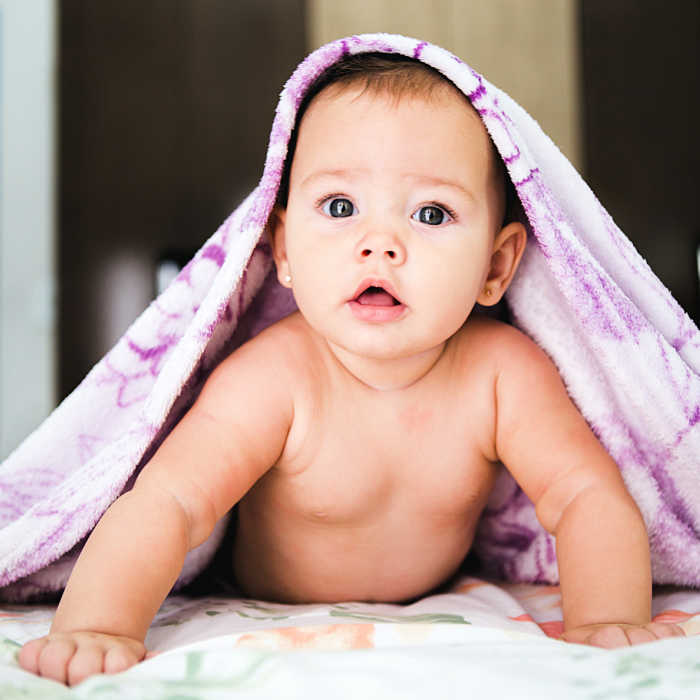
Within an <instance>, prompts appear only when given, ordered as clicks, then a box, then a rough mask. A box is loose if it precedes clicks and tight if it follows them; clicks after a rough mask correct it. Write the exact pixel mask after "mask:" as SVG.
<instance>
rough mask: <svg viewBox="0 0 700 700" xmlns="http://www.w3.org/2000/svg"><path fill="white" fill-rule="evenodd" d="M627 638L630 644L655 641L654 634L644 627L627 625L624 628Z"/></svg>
mask: <svg viewBox="0 0 700 700" xmlns="http://www.w3.org/2000/svg"><path fill="white" fill-rule="evenodd" d="M625 633H626V634H627V638H628V639H629V641H630V645H634V644H646V643H647V642H654V641H656V639H657V637H656V635H655V634H654V633H653V632H652V631H651V630H648V629H646V628H645V627H629V628H628V629H626V630H625Z"/></svg>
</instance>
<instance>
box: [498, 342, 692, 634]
mask: <svg viewBox="0 0 700 700" xmlns="http://www.w3.org/2000/svg"><path fill="white" fill-rule="evenodd" d="M505 333H506V335H505V340H506V342H505V343H504V342H502V341H501V350H503V351H504V352H505V354H503V355H502V357H503V358H504V360H503V361H502V362H501V363H500V366H499V374H498V378H497V381H496V399H497V429H496V446H495V447H496V453H497V454H498V457H499V459H501V461H502V462H503V463H504V464H505V465H506V467H507V468H508V469H509V471H510V472H511V473H512V474H513V476H514V477H515V479H516V480H517V481H518V483H519V484H520V486H521V487H522V488H523V491H525V493H526V494H527V495H528V497H529V498H530V499H531V500H532V502H533V503H534V504H535V507H536V514H537V517H538V519H539V521H540V523H541V524H542V526H543V527H544V528H545V529H546V530H547V531H548V532H550V533H552V534H553V535H554V536H555V537H556V549H557V561H558V566H559V576H560V582H561V590H562V605H563V613H564V629H565V633H564V635H563V637H562V639H565V640H566V641H572V642H580V643H588V644H593V645H596V646H606V647H616V646H625V645H628V644H638V643H641V642H646V641H651V640H653V639H656V638H660V637H668V636H682V635H683V631H682V630H681V629H680V628H679V627H678V626H677V625H667V624H662V623H652V622H651V563H650V555H649V543H648V538H647V532H646V528H645V525H644V521H643V519H642V516H641V514H640V512H639V509H638V508H637V505H636V503H635V502H634V500H633V499H632V497H631V496H630V495H629V493H628V492H627V489H626V488H625V485H624V482H623V480H622V477H621V475H620V472H619V469H618V467H617V465H616V464H615V462H614V461H613V460H612V458H611V457H610V456H609V455H608V453H607V452H606V451H605V449H604V448H603V447H602V446H601V444H600V443H599V442H598V440H597V439H596V437H595V436H594V435H593V433H592V432H591V430H590V428H589V427H588V424H587V423H586V422H585V420H584V419H583V417H582V416H581V414H580V413H579V412H578V410H577V409H576V408H575V406H574V405H573V403H572V402H571V400H570V399H569V397H568V395H567V393H566V390H565V388H564V385H563V383H562V381H561V378H560V377H559V374H558V372H557V371H556V368H555V367H554V365H553V364H552V362H551V361H550V360H549V358H548V357H547V356H546V355H545V354H544V352H542V350H541V349H540V348H538V347H537V346H536V345H535V344H534V343H533V342H532V341H531V340H529V339H528V338H527V337H526V336H524V335H523V334H521V333H519V332H518V331H516V330H515V329H508V330H507V331H506V332H505Z"/></svg>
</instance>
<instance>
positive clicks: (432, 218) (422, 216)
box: [411, 204, 451, 226]
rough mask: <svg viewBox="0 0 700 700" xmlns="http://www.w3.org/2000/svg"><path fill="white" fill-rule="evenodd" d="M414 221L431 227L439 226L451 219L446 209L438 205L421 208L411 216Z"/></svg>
mask: <svg viewBox="0 0 700 700" xmlns="http://www.w3.org/2000/svg"><path fill="white" fill-rule="evenodd" d="M411 218H412V219H413V220H414V221H420V223H421V224H430V225H431V226H439V225H440V224H443V223H445V222H446V221H447V220H448V219H451V217H450V215H449V214H448V213H447V211H446V210H445V209H443V208H442V207H439V206H438V205H437V204H427V205H425V206H424V207H420V208H419V209H417V210H416V211H415V212H413V214H412V215H411Z"/></svg>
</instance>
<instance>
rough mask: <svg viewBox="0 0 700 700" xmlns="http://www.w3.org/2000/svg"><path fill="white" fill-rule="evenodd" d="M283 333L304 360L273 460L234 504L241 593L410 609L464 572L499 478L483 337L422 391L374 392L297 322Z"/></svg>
mask: <svg viewBox="0 0 700 700" xmlns="http://www.w3.org/2000/svg"><path fill="white" fill-rule="evenodd" d="M287 323H289V324H298V329H299V333H300V341H299V342H300V344H301V346H302V347H303V352H302V353H301V357H303V356H304V355H307V354H308V357H307V358H306V360H307V361H306V362H300V363H298V370H299V371H298V376H297V377H296V379H295V381H294V385H293V390H294V392H295V396H294V421H293V425H292V428H291V430H290V433H289V436H288V438H287V441H286V444H285V447H284V450H283V452H282V454H281V456H280V459H279V460H278V461H277V463H276V465H275V466H274V467H273V468H272V469H271V470H269V471H268V472H267V473H266V474H265V475H264V476H263V477H262V478H260V479H259V480H258V481H257V482H256V484H255V485H254V486H253V488H252V489H250V491H248V493H247V494H246V495H245V497H244V498H243V499H242V500H241V501H240V503H239V507H238V528H237V533H236V541H235V547H234V568H235V576H236V579H237V581H238V583H239V585H240V586H241V588H242V589H243V591H244V593H246V594H247V595H250V596H251V597H259V598H263V599H268V600H269V599H272V600H279V601H285V602H305V601H318V602H321V601H337V600H368V601H402V600H408V599H411V598H415V597H418V596H420V595H422V594H424V593H426V592H427V591H429V590H431V589H432V588H434V587H436V586H438V585H439V584H440V583H442V582H444V581H445V580H446V579H447V578H449V577H450V576H451V575H452V574H453V573H454V572H455V570H456V569H457V568H458V567H459V565H460V563H461V562H462V560H463V559H464V557H465V555H466V554H467V552H468V550H469V547H470V545H471V542H472V539H473V536H474V529H475V526H476V522H477V519H478V517H479V514H480V513H481V511H482V509H483V507H484V505H485V503H486V500H487V498H488V495H489V492H490V490H491V487H492V485H493V481H494V479H495V475H496V473H497V471H496V466H495V463H494V461H493V460H495V455H492V454H490V453H491V451H492V450H493V447H492V445H493V435H494V421H493V416H494V411H495V407H494V406H493V396H494V391H493V377H490V378H489V376H488V372H485V371H484V369H485V368H486V366H487V365H488V360H487V357H486V353H485V350H486V349H485V348H484V347H483V346H482V345H480V344H479V343H472V342H470V340H472V339H473V338H471V336H472V335H476V334H478V328H476V327H475V328H474V329H470V328H469V324H467V326H465V328H464V329H463V330H462V331H460V333H459V334H458V335H457V336H455V338H453V340H452V341H451V342H450V343H449V344H448V346H447V348H446V350H445V352H444V353H443V355H442V356H441V358H440V360H439V361H438V363H437V364H436V365H435V366H434V367H433V369H432V370H431V372H430V373H429V374H428V375H426V376H425V377H423V378H422V379H421V380H420V381H419V382H417V383H416V384H414V385H413V386H411V387H408V388H406V389H402V390H398V391H391V392H382V391H378V390H376V389H371V388H369V387H367V386H365V385H362V384H360V383H358V382H357V380H355V379H354V378H353V377H351V376H350V375H348V373H347V371H346V370H344V368H343V367H342V366H340V365H339V364H338V363H337V361H336V360H335V358H333V357H332V356H331V355H330V353H329V352H328V351H327V350H325V351H324V348H323V346H319V345H318V344H317V343H316V342H315V341H314V340H313V338H309V339H303V334H304V332H305V329H304V322H303V319H301V318H300V317H292V318H290V319H289V321H287ZM476 325H478V324H476Z"/></svg>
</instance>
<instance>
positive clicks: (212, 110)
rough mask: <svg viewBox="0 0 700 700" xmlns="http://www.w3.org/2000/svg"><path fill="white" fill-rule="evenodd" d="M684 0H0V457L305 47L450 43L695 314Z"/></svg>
mask: <svg viewBox="0 0 700 700" xmlns="http://www.w3.org/2000/svg"><path fill="white" fill-rule="evenodd" d="M699 29H700V3H698V2H697V0H637V1H635V2H632V1H631V0H489V1H488V2H485V1H484V0H352V1H351V2H350V1H346V0H235V1H233V0H98V1H95V0H92V1H91V0H0V129H1V131H2V141H1V145H0V168H1V179H0V458H2V457H4V456H6V455H7V454H8V453H9V452H10V451H11V450H12V449H13V448H14V447H15V446H16V445H17V444H18V443H19V442H20V441H21V440H22V439H23V438H24V437H25V436H26V435H27V434H28V433H29V432H30V431H31V430H32V429H33V428H34V427H36V426H37V425H38V424H39V423H40V422H41V421H42V420H43V418H44V417H45V416H46V415H48V413H49V412H50V411H51V410H52V409H53V407H54V406H55V405H56V404H57V403H58V402H59V401H60V400H61V399H62V398H63V397H65V396H66V395H67V394H68V393H70V391H71V390H72V389H73V388H74V387H75V386H76V385H77V384H78V383H79V382H80V380H81V379H82V378H83V376H84V375H85V374H86V373H87V372H88V370H89V369H90V368H91V367H92V365H93V364H94V363H95V362H96V361H97V360H98V359H99V358H100V357H101V356H102V355H103V354H104V353H105V352H106V351H107V350H108V349H109V348H110V347H111V346H112V345H113V343H114V342H115V341H116V340H117V339H118V337H119V336H120V335H121V334H122V333H123V332H124V330H125V329H126V328H127V326H128V325H129V324H130V322H131V321H132V320H134V319H135V318H136V316H137V315H138V314H139V313H140V312H141V310H142V309H143V308H145V306H146V305H147V304H148V303H149V301H150V300H151V299H152V298H153V296H154V295H155V293H156V292H157V291H158V289H159V288H161V287H162V286H163V285H165V284H167V282H168V280H169V279H170V278H171V277H172V275H173V274H174V273H175V272H176V271H177V270H178V269H179V266H180V265H182V264H183V262H185V261H186V260H187V259H188V258H189V257H190V256H191V255H192V254H193V253H194V251H195V250H196V249H197V248H198V247H199V246H200V245H201V244H202V243H203V242H204V240H205V239H206V238H207V237H208V236H209V235H210V234H211V233H212V232H213V231H214V230H215V229H216V228H217V227H218V225H219V224H220V223H221V222H222V221H223V220H224V218H225V217H226V216H227V214H228V213H229V212H230V211H231V210H232V209H233V208H234V207H235V206H236V205H237V204H238V203H239V202H240V201H241V199H242V198H243V197H244V196H245V195H246V194H247V193H248V192H249V191H250V190H251V189H252V188H253V187H254V186H255V185H256V183H257V181H258V179H259V177H260V175H261V173H262V165H263V160H264V156H265V151H266V147H267V137H268V132H269V128H270V125H271V123H272V118H273V113H274V108H275V105H276V102H277V97H278V94H279V91H280V90H281V88H282V85H283V83H284V81H285V80H286V78H287V77H288V76H289V75H290V73H291V72H292V70H293V69H294V67H295V66H296V65H297V63H298V62H299V61H300V60H301V59H302V58H303V57H304V55H305V54H306V53H308V51H310V50H312V49H313V48H316V47H317V46H319V45H320V44H322V43H325V42H326V41H329V40H331V39H335V38H338V37H341V36H345V35H347V34H352V33H359V32H370V31H388V32H398V33H402V34H406V35H409V36H414V37H419V38H422V39H427V40H429V41H432V42H434V43H437V44H439V45H441V46H444V47H445V48H447V49H449V50H451V51H452V52H454V53H456V54H457V55H459V56H460V57H462V58H463V59H464V60H466V61H467V62H468V63H469V64H470V65H472V66H473V67H474V68H476V69H477V70H479V71H480V72H482V73H484V74H485V76H486V77H487V78H488V79H489V80H490V81H491V82H492V83H495V84H496V85H498V86H499V87H501V88H503V89H504V90H505V91H506V92H508V93H510V94H511V95H512V96H513V97H514V98H515V99H516V100H517V101H519V102H520V103H521V104H522V105H523V106H524V107H525V108H526V109H527V110H528V111H529V112H530V113H531V114H532V115H533V116H534V117H535V118H536V119H537V120H538V121H539V122H540V124H541V125H542V127H543V128H544V130H545V131H546V132H547V133H548V134H549V135H550V136H551V137H552V138H553V140H554V141H555V142H556V143H557V144H558V145H559V146H560V148H561V149H562V151H563V152H564V153H565V154H566V155H567V156H568V157H569V159H570V160H571V161H572V162H573V163H574V165H575V166H576V167H577V168H578V169H579V171H580V172H581V173H582V174H583V175H584V177H585V178H586V179H587V181H588V182H589V184H590V185H591V186H592V188H593V190H594V191H595V192H596V194H597V195H598V197H599V199H600V200H601V201H602V202H603V204H604V205H605V206H606V207H607V209H608V210H609V211H610V213H611V214H612V215H613V217H614V218H615V220H616V221H617V223H618V224H619V225H620V227H621V228H622V230H623V231H625V233H626V234H627V235H628V236H629V238H630V239H631V240H632V241H633V242H634V244H635V245H636V247H637V249H638V250H639V251H640V253H641V254H642V255H643V256H644V257H645V258H646V259H647V261H648V262H649V264H650V265H651V267H652V268H653V269H654V270H655V271H656V273H657V274H658V276H659V277H660V278H661V279H662V281H663V282H664V283H665V284H666V285H667V286H668V287H669V288H670V289H671V291H672V293H673V294H674V296H675V297H676V299H678V301H679V302H680V303H681V305H682V306H683V307H684V308H685V309H686V310H687V311H688V313H689V314H690V315H691V317H693V318H694V319H695V320H696V322H697V320H698V317H699V316H700V304H699V294H698V244H699V243H700V223H699V217H698V197H697V182H698V177H697V173H698V165H699V163H698V160H699V159H700V143H699V141H700V137H699V136H698V128H697V115H698V113H700V109H698V107H699V106H700V105H699V104H698V103H699V101H700V80H699V75H698V73H699V70H700V56H699V55H698V54H699V53H700V49H699V48H698V30H699Z"/></svg>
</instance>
